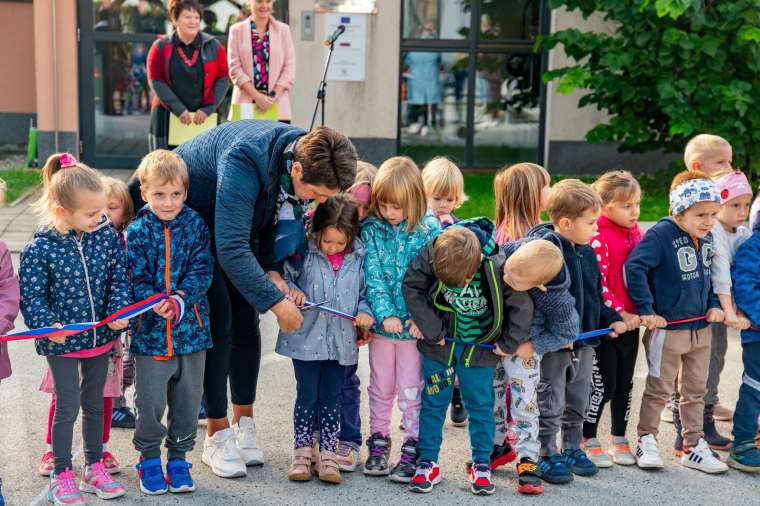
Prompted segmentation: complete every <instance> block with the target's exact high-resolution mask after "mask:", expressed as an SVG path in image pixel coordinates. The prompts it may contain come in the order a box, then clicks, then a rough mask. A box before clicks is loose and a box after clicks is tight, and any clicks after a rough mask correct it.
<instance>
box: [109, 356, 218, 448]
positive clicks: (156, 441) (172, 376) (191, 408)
mask: <svg viewBox="0 0 760 506" xmlns="http://www.w3.org/2000/svg"><path fill="white" fill-rule="evenodd" d="M205 364H206V352H205V351H199V352H197V353H192V354H190V355H175V356H173V357H172V358H171V359H169V360H155V359H154V358H153V357H150V356H145V355H135V372H136V375H135V407H136V408H137V424H136V427H135V435H134V437H133V438H132V443H133V444H134V445H135V449H136V450H137V451H139V452H140V453H141V454H142V456H143V457H144V458H146V459H150V458H155V457H160V456H161V442H162V441H164V439H166V447H167V448H168V449H169V458H170V459H184V458H185V453H187V452H189V451H192V449H193V448H194V447H195V434H196V432H197V430H198V411H199V410H200V406H201V396H202V395H203V370H204V367H205ZM101 404H102V402H101ZM167 406H168V408H169V412H168V414H167V417H166V418H167V421H168V424H169V427H168V429H167V427H166V426H165V425H164V424H163V422H162V419H163V417H164V411H166V408H167Z"/></svg>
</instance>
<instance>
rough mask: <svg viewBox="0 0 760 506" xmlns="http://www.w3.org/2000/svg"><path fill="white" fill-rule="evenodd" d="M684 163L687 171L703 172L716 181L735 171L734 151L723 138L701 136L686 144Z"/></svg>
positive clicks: (709, 135) (707, 135)
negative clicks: (732, 164) (733, 162)
mask: <svg viewBox="0 0 760 506" xmlns="http://www.w3.org/2000/svg"><path fill="white" fill-rule="evenodd" d="M683 161H684V164H685V165H686V170H689V171H694V172H701V173H702V174H704V175H706V176H707V177H708V178H710V179H715V178H718V177H720V176H723V175H725V174H727V173H729V172H732V171H733V169H732V168H731V162H732V161H733V150H732V149H731V144H730V143H729V142H728V141H727V140H726V139H724V138H723V137H720V136H718V135H712V134H699V135H696V136H694V137H692V138H691V139H690V140H689V142H688V143H687V144H686V148H684V153H683Z"/></svg>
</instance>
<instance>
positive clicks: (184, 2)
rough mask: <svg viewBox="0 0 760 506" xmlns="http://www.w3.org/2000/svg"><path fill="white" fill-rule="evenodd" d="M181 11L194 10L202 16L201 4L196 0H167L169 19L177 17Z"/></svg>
mask: <svg viewBox="0 0 760 506" xmlns="http://www.w3.org/2000/svg"><path fill="white" fill-rule="evenodd" d="M182 11H195V12H197V13H198V15H200V16H203V6H202V5H201V4H200V2H199V1H198V0H169V18H170V19H178V18H179V15H180V14H182Z"/></svg>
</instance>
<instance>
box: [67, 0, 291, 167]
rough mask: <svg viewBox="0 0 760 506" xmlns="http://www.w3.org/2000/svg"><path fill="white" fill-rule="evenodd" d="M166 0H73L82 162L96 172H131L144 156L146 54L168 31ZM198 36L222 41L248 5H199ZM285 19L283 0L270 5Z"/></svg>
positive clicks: (222, 1)
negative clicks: (75, 0)
mask: <svg viewBox="0 0 760 506" xmlns="http://www.w3.org/2000/svg"><path fill="white" fill-rule="evenodd" d="M168 3H169V2H168V0H78V26H79V40H80V44H79V82H80V85H79V115H80V138H81V151H82V159H83V160H84V161H86V162H87V163H88V164H90V165H92V166H94V167H98V168H130V169H132V168H135V167H137V164H138V163H139V161H140V159H141V158H142V157H143V156H144V155H145V154H146V153H147V152H148V127H149V119H150V104H151V99H152V95H151V92H150V88H149V86H148V80H147V72H146V63H147V56H148V50H149V49H150V46H151V44H153V42H154V41H155V40H156V38H157V37H159V36H162V35H167V34H170V33H171V31H172V27H171V23H170V22H169V18H168V15H167V6H168ZM201 4H203V6H204V13H203V25H202V26H203V28H202V29H203V31H205V32H207V33H210V34H213V35H215V36H217V37H218V38H219V40H220V41H221V42H222V43H223V44H226V39H227V36H226V34H227V32H228V30H229V27H230V26H231V25H232V24H234V23H236V22H238V21H240V20H243V19H245V18H247V17H248V16H249V15H250V11H249V10H248V2H247V0H201ZM275 17H276V18H277V19H283V20H287V1H285V0H280V1H278V2H276V3H275Z"/></svg>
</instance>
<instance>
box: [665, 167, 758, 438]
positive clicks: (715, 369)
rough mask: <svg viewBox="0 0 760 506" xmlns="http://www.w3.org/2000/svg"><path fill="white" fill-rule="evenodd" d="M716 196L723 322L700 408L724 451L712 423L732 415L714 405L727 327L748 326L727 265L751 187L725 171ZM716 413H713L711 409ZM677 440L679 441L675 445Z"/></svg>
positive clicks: (716, 287) (715, 333) (714, 272)
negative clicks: (701, 407) (732, 293)
mask: <svg viewBox="0 0 760 506" xmlns="http://www.w3.org/2000/svg"><path fill="white" fill-rule="evenodd" d="M713 182H714V183H715V186H716V187H717V188H718V193H719V195H720V203H721V206H720V211H718V216H717V217H718V220H717V223H716V224H715V226H714V227H713V228H712V237H713V252H714V255H713V260H712V265H711V267H710V275H711V279H712V285H713V291H714V292H715V294H716V295H717V296H718V300H719V301H720V307H721V309H722V310H723V313H724V314H725V325H712V343H711V345H710V367H709V370H708V374H707V393H706V394H705V411H704V429H703V430H704V438H705V441H707V444H708V445H710V448H712V449H714V450H728V449H730V448H731V439H729V438H727V437H724V436H723V435H721V434H720V433H719V432H718V429H717V427H716V426H715V420H716V418H721V419H725V418H726V416H727V415H730V414H732V413H731V410H730V409H729V408H727V407H725V406H720V405H718V385H719V383H720V375H721V373H722V372H723V366H724V365H725V363H726V351H727V349H728V329H727V327H732V328H735V329H739V330H744V329H747V328H749V326H750V322H749V320H748V319H747V318H746V317H745V316H744V314H742V313H741V311H738V312H737V311H736V309H735V307H736V304H735V303H734V299H733V297H732V295H731V288H732V283H731V265H732V264H733V260H734V255H735V254H736V250H737V249H739V246H741V244H742V243H743V242H744V241H745V240H746V239H747V238H748V237H749V236H750V231H749V229H748V228H747V227H745V226H744V223H745V222H746V221H747V216H749V209H750V205H751V203H752V187H750V185H749V181H748V180H747V176H745V175H744V173H742V172H741V171H736V172H729V173H728V174H726V175H724V176H721V177H719V178H717V179H714V180H713ZM716 410H718V411H720V413H719V414H718V415H717V417H716V415H715V411H716ZM673 415H674V416H673V419H674V422H675V424H676V430H677V431H680V430H681V424H680V418H679V417H678V416H677V415H678V413H677V412H674V413H673ZM679 443H680V444H679ZM682 446H683V442H682V440H681V438H678V437H677V438H676V444H675V447H676V450H681V449H682V448H681V447H682Z"/></svg>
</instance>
